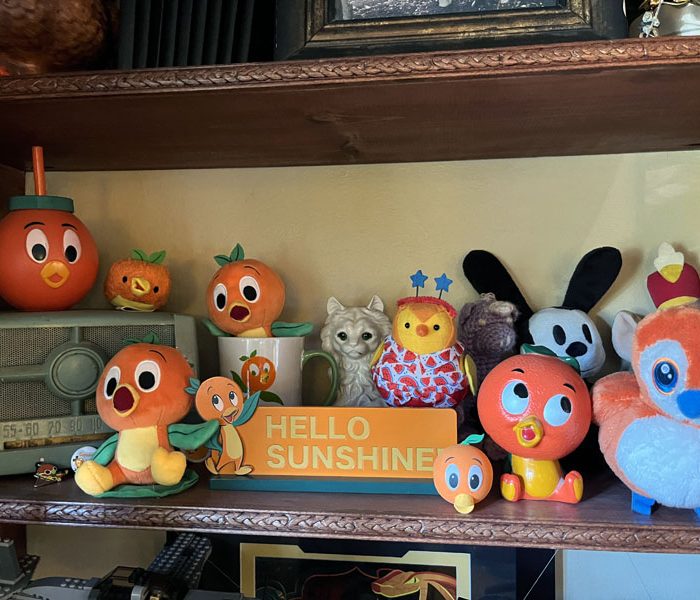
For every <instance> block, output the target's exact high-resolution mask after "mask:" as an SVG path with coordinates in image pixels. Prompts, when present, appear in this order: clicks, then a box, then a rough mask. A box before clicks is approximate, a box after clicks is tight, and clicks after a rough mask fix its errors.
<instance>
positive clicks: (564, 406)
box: [560, 396, 571, 415]
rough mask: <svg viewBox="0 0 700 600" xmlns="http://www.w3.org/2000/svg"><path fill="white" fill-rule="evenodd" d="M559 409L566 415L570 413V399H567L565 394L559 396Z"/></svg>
mask: <svg viewBox="0 0 700 600" xmlns="http://www.w3.org/2000/svg"><path fill="white" fill-rule="evenodd" d="M560 403H561V409H562V410H563V411H564V412H565V413H566V414H567V415H568V414H570V413H571V400H569V399H568V398H567V397H566V396H562V397H561V401H560Z"/></svg>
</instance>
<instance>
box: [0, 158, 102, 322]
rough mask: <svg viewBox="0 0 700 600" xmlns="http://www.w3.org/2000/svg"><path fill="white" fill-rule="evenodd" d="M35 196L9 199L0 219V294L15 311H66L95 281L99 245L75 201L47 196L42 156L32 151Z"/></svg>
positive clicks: (83, 295) (80, 298)
mask: <svg viewBox="0 0 700 600" xmlns="http://www.w3.org/2000/svg"><path fill="white" fill-rule="evenodd" d="M34 174H35V180H36V181H37V185H36V187H37V195H35V196H14V197H12V198H10V203H9V209H10V210H9V212H8V214H7V215H6V216H5V217H3V219H2V220H0V257H1V258H0V296H2V297H3V298H4V299H5V300H6V301H7V302H8V303H9V304H11V305H12V306H14V307H15V308H17V309H19V310H33V311H44V310H66V309H68V308H70V307H71V306H73V305H74V304H76V303H78V302H79V301H80V300H82V299H83V297H85V295H86V294H87V293H88V292H89V291H90V288H91V287H92V286H93V284H94V283H95V279H96V278H97V263H98V258H97V247H96V246H95V242H94V240H93V239H92V236H91V235H90V232H89V231H88V230H87V228H86V227H85V225H83V223H82V221H81V220H80V219H78V217H76V216H75V215H74V214H73V200H71V199H70V198H64V197H62V196H46V195H44V194H45V184H44V179H43V176H44V173H43V154H41V153H40V152H36V151H35V163H34Z"/></svg>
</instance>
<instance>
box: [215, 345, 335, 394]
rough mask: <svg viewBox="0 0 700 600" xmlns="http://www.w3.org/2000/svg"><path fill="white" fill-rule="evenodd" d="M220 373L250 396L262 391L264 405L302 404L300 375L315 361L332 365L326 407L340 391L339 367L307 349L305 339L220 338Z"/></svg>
mask: <svg viewBox="0 0 700 600" xmlns="http://www.w3.org/2000/svg"><path fill="white" fill-rule="evenodd" d="M218 340H219V373H220V374H221V375H223V376H224V377H233V379H234V380H236V383H238V385H240V386H241V387H242V388H243V390H244V391H247V392H248V393H251V394H252V393H255V392H260V401H261V402H263V404H265V405H270V406H274V405H280V406H281V405H283V406H299V405H301V374H302V371H303V369H304V365H305V364H306V363H307V362H308V361H309V360H311V359H312V358H317V357H318V358H323V359H325V360H326V361H328V364H329V366H330V379H331V382H330V390H329V392H328V395H327V396H326V399H325V402H324V404H325V405H326V406H328V405H330V404H332V403H333V401H334V400H335V397H336V394H337V392H338V365H337V364H336V362H335V360H334V359H333V357H332V356H331V355H330V354H328V353H327V352H323V351H322V350H304V338H303V337H269V338H247V337H220V338H218Z"/></svg>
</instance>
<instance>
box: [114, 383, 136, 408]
mask: <svg viewBox="0 0 700 600" xmlns="http://www.w3.org/2000/svg"><path fill="white" fill-rule="evenodd" d="M133 405H134V397H133V396H132V395H131V392H130V391H129V388H125V387H123V388H119V389H118V390H117V392H116V393H115V394H114V408H116V409H117V410H118V411H119V412H126V411H127V410H129V409H130V408H131V407H132V406H133Z"/></svg>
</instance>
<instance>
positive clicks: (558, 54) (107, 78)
mask: <svg viewBox="0 0 700 600" xmlns="http://www.w3.org/2000/svg"><path fill="white" fill-rule="evenodd" d="M671 64H672V65H678V64H695V65H697V64H700V38H693V37H678V38H656V39H646V40H642V39H627V40H615V41H604V42H576V43H568V44H549V45H543V46H521V47H518V46H516V47H509V48H498V49H485V50H465V51H458V52H428V53H421V54H402V55H395V56H368V57H353V58H339V59H326V60H309V61H293V62H273V63H250V64H242V65H225V66H215V67H196V68H178V69H153V70H141V71H103V72H91V73H75V74H54V75H46V76H42V77H28V76H25V77H0V101H1V100H16V99H26V98H50V97H60V96H66V97H75V96H91V95H97V96H104V95H123V94H133V93H137V94H141V93H143V94H148V93H154V92H156V93H162V92H180V91H190V90H225V89H246V88H258V89H259V88H264V87H270V86H275V87H278V86H299V85H302V86H303V85H322V84H330V85H338V84H344V83H360V82H369V81H381V80H390V81H404V80H419V79H424V78H451V77H458V78H459V77H462V78H463V77H492V76H510V75H522V74H525V73H534V72H557V71H572V70H580V69H589V70H590V69H603V68H608V69H611V68H631V67H663V66H665V65H671Z"/></svg>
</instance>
